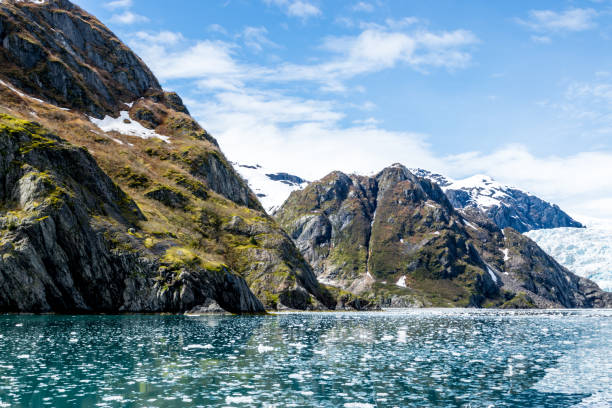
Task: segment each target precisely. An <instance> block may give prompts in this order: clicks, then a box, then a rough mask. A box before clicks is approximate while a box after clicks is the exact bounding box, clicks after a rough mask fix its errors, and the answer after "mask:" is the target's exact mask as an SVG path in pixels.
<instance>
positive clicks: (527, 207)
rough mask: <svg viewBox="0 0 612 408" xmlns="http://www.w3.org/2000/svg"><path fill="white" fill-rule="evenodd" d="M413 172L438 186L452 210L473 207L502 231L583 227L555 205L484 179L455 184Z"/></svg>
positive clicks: (469, 179) (436, 176)
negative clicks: (505, 229)
mask: <svg viewBox="0 0 612 408" xmlns="http://www.w3.org/2000/svg"><path fill="white" fill-rule="evenodd" d="M413 171H414V172H415V174H417V175H418V176H419V177H423V178H427V179H430V180H432V181H434V182H436V183H438V184H439V185H440V186H441V187H442V189H443V190H444V192H445V193H446V196H447V197H448V199H449V201H450V202H451V204H452V205H453V206H454V207H455V208H458V209H463V208H477V209H479V210H481V211H483V212H484V213H485V214H486V215H487V217H489V218H490V219H491V220H493V221H494V222H495V224H496V225H497V226H498V227H499V228H502V229H503V228H508V227H510V228H513V229H515V230H517V231H519V232H521V233H523V232H527V231H531V230H537V229H546V228H559V227H572V228H582V227H583V226H582V224H580V223H579V222H578V221H576V220H574V219H572V217H570V216H569V215H568V214H566V213H565V212H564V211H563V210H561V208H559V206H557V205H556V204H551V203H548V202H546V201H544V200H542V199H540V198H538V197H536V196H534V195H532V194H529V193H526V192H524V191H521V190H519V189H516V188H512V187H508V186H505V185H503V184H500V183H498V182H496V181H494V180H493V179H491V178H490V177H488V176H474V177H470V178H468V179H465V180H458V181H455V180H450V179H449V178H447V177H445V176H443V175H440V174H436V173H431V172H429V171H427V170H423V169H415V170H413Z"/></svg>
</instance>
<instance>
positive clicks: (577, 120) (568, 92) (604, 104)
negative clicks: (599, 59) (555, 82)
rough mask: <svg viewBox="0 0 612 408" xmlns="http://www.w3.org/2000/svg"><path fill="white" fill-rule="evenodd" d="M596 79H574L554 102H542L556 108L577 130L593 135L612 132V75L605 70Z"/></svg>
mask: <svg viewBox="0 0 612 408" xmlns="http://www.w3.org/2000/svg"><path fill="white" fill-rule="evenodd" d="M595 78H596V79H595V80H593V81H590V82H589V81H582V82H578V81H574V82H571V83H569V84H568V85H567V87H566V89H565V92H564V93H563V94H562V95H561V96H560V97H559V98H556V99H555V101H554V102H551V101H544V102H541V105H542V106H544V107H547V108H550V109H552V110H553V111H556V112H557V113H558V115H559V117H561V118H563V119H564V121H565V122H566V123H572V125H573V126H574V127H575V128H576V129H577V130H576V133H583V134H590V135H591V136H597V135H609V134H612V78H610V77H607V76H605V74H604V73H601V72H600V73H598V74H596V75H595Z"/></svg>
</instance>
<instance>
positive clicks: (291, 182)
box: [233, 163, 308, 214]
mask: <svg viewBox="0 0 612 408" xmlns="http://www.w3.org/2000/svg"><path fill="white" fill-rule="evenodd" d="M233 165H234V167H235V168H236V170H237V171H238V173H240V175H241V176H242V177H243V178H244V179H245V180H246V181H247V183H248V184H249V187H251V189H252V190H253V191H254V192H255V194H256V195H257V197H258V198H259V201H260V202H261V204H262V205H263V206H264V208H265V209H266V211H267V212H268V214H273V213H274V212H275V211H276V210H277V209H278V207H280V206H281V205H282V204H283V203H284V202H285V200H286V199H287V197H289V195H290V194H291V192H293V191H295V190H301V189H303V188H304V187H306V186H307V185H308V181H306V180H304V179H302V178H300V177H298V176H294V175H292V174H288V173H282V172H277V171H273V170H270V169H267V168H265V167H262V166H260V165H259V164H256V165H246V164H240V163H233Z"/></svg>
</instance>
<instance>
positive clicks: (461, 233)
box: [276, 165, 610, 307]
mask: <svg viewBox="0 0 612 408" xmlns="http://www.w3.org/2000/svg"><path fill="white" fill-rule="evenodd" d="M276 217H277V219H278V220H279V222H280V223H281V225H282V226H283V227H284V228H285V230H286V231H287V232H288V233H289V234H290V235H291V237H292V238H293V239H294V240H295V241H296V244H297V246H298V248H299V249H300V251H301V252H302V254H303V255H304V257H305V258H306V259H307V260H308V261H309V262H310V263H311V265H312V266H313V268H314V270H315V272H316V274H317V276H319V279H320V280H321V281H322V282H326V283H329V284H332V285H335V286H338V287H340V288H343V289H346V290H351V291H355V292H357V293H360V294H362V295H363V296H366V297H370V298H374V299H377V300H379V301H381V302H382V303H383V304H385V305H393V306H406V305H417V306H468V305H471V306H496V307H513V306H524V307H526V306H531V307H536V306H538V307H546V306H556V307H591V306H603V305H607V304H609V300H610V299H608V298H607V297H606V296H607V295H606V294H605V293H603V292H601V291H600V290H599V289H598V288H597V286H596V285H594V284H592V283H591V282H588V281H586V280H583V279H581V278H579V277H577V276H575V275H573V274H571V273H570V272H569V271H567V270H565V269H563V268H562V267H561V266H560V265H558V264H557V263H556V262H555V261H554V260H553V259H552V258H550V257H549V256H547V255H546V254H545V253H544V252H543V251H542V250H541V249H540V248H539V247H537V245H536V244H535V243H533V242H532V241H530V240H529V239H527V238H526V237H523V236H522V235H520V234H519V233H518V232H516V231H514V230H512V229H510V228H508V229H506V240H509V241H510V242H511V243H512V244H511V245H510V246H508V247H507V248H506V247H505V246H504V245H507V244H505V243H504V242H505V241H504V235H503V234H502V231H501V230H500V229H499V228H498V227H497V226H496V225H495V224H494V223H493V222H491V221H490V220H489V219H488V218H487V217H486V216H485V215H484V214H483V213H482V212H480V211H478V210H477V209H471V210H470V211H468V210H466V211H465V212H464V215H462V214H461V213H460V212H458V211H457V210H455V209H454V208H453V206H452V205H451V203H450V202H449V200H448V199H447V197H446V195H445V194H444V192H443V191H442V190H441V189H440V188H439V186H438V185H437V184H435V183H433V182H432V181H430V180H428V179H425V178H420V177H416V176H414V175H413V174H412V173H410V172H409V171H408V170H407V169H406V168H405V167H403V166H401V165H394V166H392V167H389V168H387V169H384V170H383V171H382V172H380V173H379V174H377V175H376V176H374V177H363V176H355V175H351V176H348V175H345V174H343V173H340V172H334V173H331V174H330V175H328V176H326V177H325V178H323V179H321V180H320V181H317V182H314V183H311V184H310V185H309V186H307V187H306V188H305V189H304V190H301V191H296V192H293V193H292V194H291V196H290V197H289V199H288V200H287V201H286V202H285V204H284V205H283V206H282V207H281V208H280V209H279V210H278V211H277V213H276ZM466 217H467V218H466ZM475 222H478V223H479V224H475ZM504 249H508V251H509V252H508V253H509V255H508V257H509V258H508V257H507V256H505V255H504V254H505V252H504ZM515 253H516V255H515ZM506 258H508V259H506ZM506 264H507V265H506ZM506 272H507V273H508V274H507V275H506V274H505V273H506Z"/></svg>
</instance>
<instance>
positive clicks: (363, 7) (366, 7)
mask: <svg viewBox="0 0 612 408" xmlns="http://www.w3.org/2000/svg"><path fill="white" fill-rule="evenodd" d="M353 10H354V11H362V12H364V13H371V12H373V11H374V6H373V5H372V4H370V3H366V2H365V1H360V2H359V3H357V4H355V5H354V6H353Z"/></svg>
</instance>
